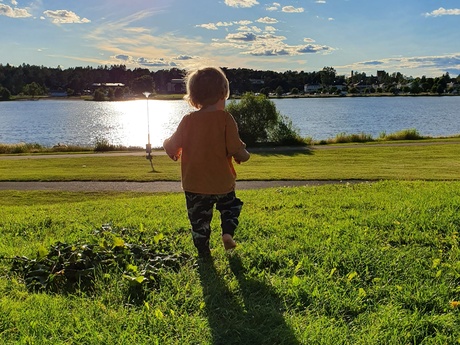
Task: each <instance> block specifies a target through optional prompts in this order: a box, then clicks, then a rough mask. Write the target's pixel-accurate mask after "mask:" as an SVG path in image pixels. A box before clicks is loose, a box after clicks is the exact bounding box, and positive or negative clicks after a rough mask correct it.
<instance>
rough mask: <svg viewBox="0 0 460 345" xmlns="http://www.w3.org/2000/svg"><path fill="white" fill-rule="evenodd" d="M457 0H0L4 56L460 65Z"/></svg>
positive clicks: (284, 66)
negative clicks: (274, 0) (275, 0)
mask: <svg viewBox="0 0 460 345" xmlns="http://www.w3.org/2000/svg"><path fill="white" fill-rule="evenodd" d="M459 28H460V1H454V0H404V1H401V0H282V1H279V2H278V1H277V2H273V1H263V0H149V1H147V0H144V1H141V0H129V1H122V0H92V1H88V0H74V1H63V0H50V1H47V0H38V1H37V0H27V1H24V0H0V33H1V49H0V63H1V64H3V65H5V64H6V63H9V64H11V65H14V66H17V65H20V64H22V63H26V64H31V65H43V66H47V67H57V66H61V67H62V68H69V67H77V66H94V67H97V66H100V65H108V66H110V65H114V64H124V65H126V66H127V67H128V68H131V69H133V68H136V67H145V68H149V69H151V70H158V69H169V68H172V67H177V68H183V69H188V68H193V67H196V66H202V65H215V66H221V67H229V68H251V69H257V70H273V71H280V72H283V71H286V70H292V71H306V72H313V71H319V70H321V69H322V68H323V67H325V66H327V67H333V68H335V70H336V71H337V73H338V74H345V75H349V74H350V72H351V71H352V70H353V71H356V72H365V73H367V74H368V75H371V74H372V75H376V71H377V70H385V71H387V72H388V73H393V72H401V73H402V74H404V75H406V76H413V77H418V76H422V75H425V76H427V77H430V76H431V77H436V76H441V75H442V74H444V73H446V72H449V73H450V75H451V76H453V77H455V76H457V75H459V74H460V30H459Z"/></svg>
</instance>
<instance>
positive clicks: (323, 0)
mask: <svg viewBox="0 0 460 345" xmlns="http://www.w3.org/2000/svg"><path fill="white" fill-rule="evenodd" d="M315 2H316V3H317V4H325V3H326V0H316V1H315Z"/></svg>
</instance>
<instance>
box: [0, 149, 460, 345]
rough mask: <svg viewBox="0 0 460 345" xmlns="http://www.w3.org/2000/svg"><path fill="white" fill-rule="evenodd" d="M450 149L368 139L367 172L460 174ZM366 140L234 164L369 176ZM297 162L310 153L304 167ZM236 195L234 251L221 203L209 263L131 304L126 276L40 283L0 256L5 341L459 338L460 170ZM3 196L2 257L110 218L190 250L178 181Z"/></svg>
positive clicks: (74, 235) (87, 237) (0, 326)
mask: <svg viewBox="0 0 460 345" xmlns="http://www.w3.org/2000/svg"><path fill="white" fill-rule="evenodd" d="M456 147H458V146H456ZM456 147H453V148H450V147H448V146H442V148H441V147H439V149H438V148H434V147H432V148H430V149H429V150H426V151H422V150H420V151H418V152H419V153H418V154H416V153H415V152H414V151H410V152H408V153H406V154H404V155H403V156H401V155H397V153H396V152H395V151H396V150H389V151H386V152H385V151H380V150H381V149H382V148H379V151H378V152H379V155H382V156H381V158H382V157H385V159H384V160H380V163H379V164H381V165H382V167H381V168H379V170H380V172H379V173H378V174H383V172H385V173H386V174H387V176H389V177H390V178H392V179H400V178H413V176H416V178H417V179H424V178H426V179H439V180H443V179H446V180H450V179H452V180H455V179H458V171H459V170H458V163H457V160H456V159H454V158H455V157H454V151H455V148H456ZM362 150H364V151H362ZM367 150H368V148H364V149H359V150H355V152H354V153H353V152H351V151H352V150H350V152H347V150H346V149H345V151H344V149H341V150H340V151H337V152H335V154H334V152H333V150H332V151H331V150H327V151H326V150H324V151H315V152H314V154H313V155H305V154H294V155H290V154H289V155H269V156H267V155H260V156H259V155H254V156H253V157H252V162H253V165H254V168H251V165H250V164H249V162H248V164H247V165H243V166H241V167H239V173H240V176H241V175H245V176H247V177H248V178H249V176H251V174H253V176H255V177H258V178H261V177H262V176H264V175H263V174H267V173H269V172H270V171H272V170H274V172H273V174H274V175H273V176H279V177H282V176H283V175H282V174H281V172H282V171H283V167H284V170H285V172H286V175H289V176H290V174H295V173H296V171H298V170H299V169H301V168H304V169H305V171H304V175H302V176H303V178H309V176H306V175H305V172H308V173H309V175H314V176H323V177H322V178H325V179H327V178H336V177H334V176H336V175H337V174H344V172H342V173H340V171H339V172H337V171H336V170H340V169H344V171H347V169H348V173H350V172H351V171H355V173H360V174H361V175H360V176H361V177H360V178H363V179H370V178H371V177H369V174H371V176H374V175H373V174H375V176H377V173H374V172H373V169H371V168H368V169H367V170H364V171H360V169H358V168H357V167H356V164H358V163H356V162H361V163H359V164H358V167H360V168H361V170H363V169H365V166H366V165H368V164H369V162H372V161H374V163H376V162H375V160H376V157H375V155H376V152H375V151H374V152H373V153H372V151H367ZM398 150H399V149H398ZM356 151H360V152H356ZM399 152H401V151H399ZM339 153H340V154H339ZM351 155H354V157H355V160H354V161H352V160H351ZM344 157H348V158H347V159H345V158H344ZM389 157H392V158H391V159H392V160H391V161H388V159H390V158H389ZM414 157H416V158H417V159H414ZM320 158H323V160H321V159H320ZM311 159H315V161H313V162H312V160H311ZM114 160H118V158H116V159H115V158H114ZM385 160H386V161H387V163H386V164H384V162H385ZM408 161H409V162H410V164H409V163H408ZM49 162H50V163H51V160H49ZM120 162H121V161H120ZM166 162H167V161H165V164H166ZM337 162H339V163H340V162H341V164H338V165H337ZM364 162H365V163H366V164H364ZM27 163H33V162H32V160H30V161H27ZM80 163H81V162H80ZM290 163H292V164H290ZM307 163H314V164H311V165H313V166H314V168H313V167H312V166H311V165H307ZM352 163H353V164H352ZM391 163H393V164H391ZM396 163H398V164H396ZM53 164H54V163H53ZM379 164H373V165H375V166H379ZM456 164H457V165H456ZM137 165H139V163H133V165H132V166H133V167H135V166H137ZM292 165H294V166H295V168H294V167H292ZM404 165H405V166H407V169H403V166H404ZM77 166H78V164H77V163H76V164H75V167H77ZM257 166H259V167H260V169H256V167H257ZM318 166H322V167H323V169H324V170H325V171H323V172H321V171H319V168H318ZM436 166H438V170H437V171H438V173H437V174H436V169H435V168H436ZM440 166H441V167H442V169H440V168H439V167H440ZM337 167H339V168H340V169H339V168H337ZM456 167H457V169H455V168H456ZM174 168H175V169H176V168H177V166H174ZM326 168H327V169H326ZM43 169H45V170H46V165H45V166H43V168H42V170H43ZM113 169H115V175H117V174H118V173H120V172H121V171H122V170H123V169H119V168H117V164H113ZM124 169H125V170H126V166H124ZM136 169H137V168H136ZM244 169H246V170H244ZM70 170H71V169H70ZM70 170H64V173H65V172H67V171H70ZM109 170H110V169H109ZM252 170H253V171H252ZM406 170H409V172H406V173H405V171H406ZM57 171H58V169H56V171H55V172H56V175H57V176H62V172H61V174H60V175H59V174H58V173H57ZM257 171H259V172H260V174H262V175H256V172H257ZM315 171H316V173H315ZM366 171H367V173H366ZM42 173H43V172H41V171H40V172H37V173H36V174H35V178H36V176H37V175H40V174H42ZM2 174H3V176H5V175H4V174H5V171H4V170H2ZM315 174H317V175H315ZM399 174H402V176H400V175H399ZM152 175H154V174H152ZM88 176H91V174H90V175H88ZM148 176H150V175H148ZM329 176H333V177H329ZM340 176H345V175H340ZM355 177H356V176H353V178H355ZM238 195H239V196H240V197H241V198H242V199H243V201H244V202H245V205H244V210H243V213H242V215H241V223H240V227H239V230H238V232H237V236H236V239H237V240H238V242H239V243H240V246H239V247H238V249H237V250H236V252H235V253H234V254H233V255H231V256H226V255H225V253H224V251H223V248H222V246H221V244H220V241H219V236H218V230H217V229H218V227H219V220H218V215H217V214H216V215H215V217H214V220H213V228H214V229H216V231H214V233H213V237H212V247H213V248H215V249H214V251H213V256H214V258H215V260H214V262H213V263H208V264H199V265H198V266H195V261H194V260H192V261H191V262H190V263H189V264H187V265H185V266H184V267H182V269H181V271H180V272H179V273H173V272H164V273H163V275H162V278H161V284H160V287H159V289H158V290H155V291H151V292H149V293H148V295H147V296H146V298H145V300H144V301H143V304H141V305H137V306H136V305H132V304H130V296H129V290H128V289H127V283H126V281H125V280H123V278H122V277H121V276H119V275H116V274H115V275H113V276H110V277H105V278H101V279H100V280H98V281H97V282H96V286H95V291H94V292H93V293H92V294H90V295H85V294H81V295H80V294H72V295H52V294H35V293H32V292H30V291H27V290H26V289H25V287H24V285H23V284H22V283H21V281H20V280H18V279H17V278H15V277H13V276H10V275H9V273H8V267H9V264H8V262H7V261H0V276H1V279H0V343H4V344H10V343H24V344H25V343H37V344H64V343H65V344H79V343H85V344H101V343H105V344H114V343H120V344H121V343H136V344H155V343H158V344H198V343H200V344H244V343H253V344H315V343H321V344H350V343H352V344H375V343H381V344H407V343H414V344H420V343H439V344H452V343H456V342H458V341H459V340H460V330H459V329H458V327H457V325H458V322H459V321H460V320H459V314H458V312H459V310H458V309H457V308H456V307H455V304H452V302H453V301H454V302H455V301H459V300H460V289H459V288H458V282H459V279H460V251H459V247H458V232H459V229H460V212H459V211H460V182H458V181H451V182H446V181H445V182H441V181H438V182H433V181H432V182H423V181H412V182H410V181H382V182H378V183H372V184H367V183H365V184H359V185H340V186H334V185H329V186H321V187H299V188H276V189H267V190H263V191H260V190H259V191H239V192H238ZM0 205H1V206H2V207H0V234H1V236H0V253H2V254H3V255H6V256H13V255H27V256H30V257H33V256H34V254H35V252H36V251H37V250H38V248H39V247H40V246H41V245H44V246H48V245H50V244H52V243H55V242H56V241H64V242H68V243H76V242H88V241H92V240H94V239H95V236H96V235H95V234H94V230H96V229H99V228H100V227H101V225H102V224H105V223H108V222H110V223H112V224H113V225H114V226H115V227H124V228H128V229H131V230H130V232H129V233H130V234H131V235H132V236H137V237H139V238H140V240H141V241H148V240H149V239H150V238H151V237H153V235H154V233H155V232H157V231H160V232H162V233H164V235H165V237H166V238H167V239H169V241H171V245H172V246H173V248H174V249H175V250H176V251H178V252H185V253H189V254H193V253H194V248H193V245H192V243H191V240H190V235H189V233H188V230H187V229H188V226H189V225H188V220H187V217H186V213H185V206H184V200H183V196H182V195H181V194H180V193H178V194H155V195H154V196H150V195H148V196H146V195H145V194H136V193H67V192H60V193H54V192H14V191H4V192H2V193H1V194H0ZM141 224H142V225H141ZM141 230H142V231H141Z"/></svg>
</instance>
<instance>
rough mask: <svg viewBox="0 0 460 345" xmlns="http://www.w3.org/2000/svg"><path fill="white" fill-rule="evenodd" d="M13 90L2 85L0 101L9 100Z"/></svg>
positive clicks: (0, 87)
mask: <svg viewBox="0 0 460 345" xmlns="http://www.w3.org/2000/svg"><path fill="white" fill-rule="evenodd" d="M10 98H11V92H10V90H8V89H7V88H6V87H3V86H0V101H9V100H10Z"/></svg>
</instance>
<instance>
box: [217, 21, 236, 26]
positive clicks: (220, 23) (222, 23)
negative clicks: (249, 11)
mask: <svg viewBox="0 0 460 345" xmlns="http://www.w3.org/2000/svg"><path fill="white" fill-rule="evenodd" d="M216 25H217V26H232V25H233V23H232V22H218V23H216Z"/></svg>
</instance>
